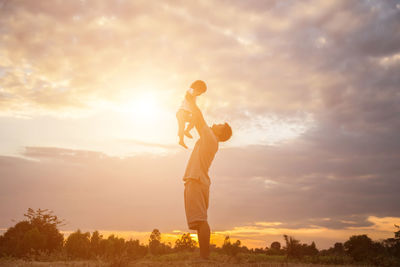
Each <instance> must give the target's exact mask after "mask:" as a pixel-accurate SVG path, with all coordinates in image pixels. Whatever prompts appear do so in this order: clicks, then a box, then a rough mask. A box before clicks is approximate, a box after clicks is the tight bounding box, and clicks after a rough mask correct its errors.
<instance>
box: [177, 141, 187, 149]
mask: <svg viewBox="0 0 400 267" xmlns="http://www.w3.org/2000/svg"><path fill="white" fill-rule="evenodd" d="M179 144H180V145H181V146H183V147H184V148H186V149H187V148H188V147H187V146H186V144H185V142H183V140H181V141H179Z"/></svg>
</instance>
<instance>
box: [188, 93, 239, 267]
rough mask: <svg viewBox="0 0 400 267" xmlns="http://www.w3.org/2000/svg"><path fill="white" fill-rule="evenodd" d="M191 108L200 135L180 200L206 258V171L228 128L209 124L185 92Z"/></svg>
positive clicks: (207, 234) (228, 132)
mask: <svg viewBox="0 0 400 267" xmlns="http://www.w3.org/2000/svg"><path fill="white" fill-rule="evenodd" d="M186 99H187V101H188V103H189V105H190V108H191V110H192V117H193V118H192V119H193V122H194V125H195V127H196V130H197V132H198V133H199V135H200V138H199V140H197V142H196V145H195V146H194V148H193V151H192V154H191V155H190V159H189V161H188V163H187V166H186V171H185V174H184V176H183V180H184V181H185V191H184V201H185V211H186V219H187V223H188V226H189V229H191V230H197V236H198V239H199V245H200V257H201V258H202V259H206V260H207V259H208V257H209V254H210V226H209V225H208V222H207V209H208V202H209V201H208V200H209V188H210V184H211V182H210V177H209V176H208V170H209V168H210V166H211V163H212V161H213V159H214V156H215V154H216V153H217V151H218V143H219V142H225V141H227V140H229V138H230V137H231V136H232V129H231V127H230V126H229V124H228V123H224V124H213V125H212V127H209V126H208V125H207V123H206V122H205V120H204V118H203V114H202V113H201V111H200V109H199V108H198V107H197V105H196V103H195V101H194V98H193V96H192V95H190V94H186Z"/></svg>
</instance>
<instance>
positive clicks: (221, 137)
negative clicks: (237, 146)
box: [211, 122, 232, 142]
mask: <svg viewBox="0 0 400 267" xmlns="http://www.w3.org/2000/svg"><path fill="white" fill-rule="evenodd" d="M211 129H212V131H213V132H214V134H215V135H216V136H217V138H218V141H219V142H225V141H228V140H229V138H231V136H232V128H231V126H229V124H228V123H226V122H225V123H224V124H213V126H212V127H211Z"/></svg>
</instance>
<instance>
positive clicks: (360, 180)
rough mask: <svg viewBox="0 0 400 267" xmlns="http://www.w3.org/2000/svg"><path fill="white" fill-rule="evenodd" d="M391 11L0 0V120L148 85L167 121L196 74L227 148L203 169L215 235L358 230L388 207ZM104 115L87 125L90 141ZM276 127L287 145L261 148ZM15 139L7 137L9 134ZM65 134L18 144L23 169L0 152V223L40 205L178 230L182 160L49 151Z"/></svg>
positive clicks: (365, 5)
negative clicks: (228, 132) (270, 227)
mask: <svg viewBox="0 0 400 267" xmlns="http://www.w3.org/2000/svg"><path fill="white" fill-rule="evenodd" d="M89 6H90V8H89ZM222 11H223V12H222ZM399 16H400V12H399V8H398V1H392V0H391V1H384V2H382V1H358V2H353V1H334V2H333V1H329V2H328V1H287V2H284V3H283V2H282V1H268V3H267V2H265V3H264V2H260V1H246V2H243V1H233V2H229V3H228V2H224V1H211V0H209V1H201V2H197V3H187V2H183V1H181V2H179V1H178V2H177V1H165V2H163V4H159V3H150V2H148V1H147V2H146V1H135V2H126V1H116V2H115V1H114V2H109V1H95V2H89V1H68V3H63V2H52V3H48V2H46V1H35V3H28V2H26V1H0V25H1V26H0V113H1V115H2V116H6V117H16V116H18V117H21V116H23V117H25V118H31V119H32V122H33V120H35V118H37V117H38V116H39V115H43V114H45V115H50V116H54V117H62V114H65V113H67V114H68V113H69V112H73V111H77V112H76V113H75V114H78V115H77V116H78V117H79V116H86V115H87V113H96V112H97V111H99V110H100V111H104V110H102V108H103V107H104V106H107V107H109V106H115V107H119V106H120V105H121V103H126V101H127V99H132V98H136V97H137V95H138V94H140V93H141V92H143V91H146V90H150V91H154V92H155V95H156V97H158V98H159V99H162V101H161V102H162V105H163V108H165V109H166V110H168V112H170V113H171V114H172V113H173V112H172V110H175V109H176V107H177V106H178V104H179V101H181V99H182V92H183V91H184V90H185V89H186V88H187V86H188V85H189V84H190V82H191V81H192V80H194V79H198V78H199V77H200V78H202V79H204V80H205V81H206V82H207V84H208V86H209V90H208V91H207V94H206V95H205V96H204V98H203V97H202V98H201V99H199V102H200V105H201V107H202V108H203V110H204V113H205V115H206V118H207V119H208V120H210V121H229V122H230V123H231V124H232V125H233V126H234V138H238V141H237V142H236V140H233V141H234V142H232V144H234V145H235V146H236V147H229V145H228V146H227V147H225V148H224V149H221V150H220V152H219V153H218V155H217V157H216V159H215V162H214V163H213V167H212V169H211V172H212V177H213V185H212V193H211V196H212V199H211V200H212V201H211V203H212V204H211V207H210V218H211V220H212V221H211V222H212V224H213V227H215V229H216V231H222V232H223V231H225V230H226V229H228V228H230V229H233V228H234V227H238V226H240V225H246V224H249V225H252V226H254V223H255V222H281V223H282V224H283V225H282V227H285V229H292V228H293V229H294V228H301V229H303V228H304V229H314V228H324V229H325V228H326V229H331V230H332V229H334V230H335V229H336V230H343V231H347V230H348V229H350V228H352V227H356V228H357V227H358V228H360V227H371V225H372V224H375V225H377V223H376V222H373V221H371V218H372V217H371V216H376V217H379V218H383V217H398V215H399V212H400V210H399V208H398V207H397V206H396V203H398V200H399V197H398V194H397V193H398V192H397V191H398V190H397V188H399V182H398V179H397V177H398V176H399V169H398V167H397V165H398V162H399V151H400V146H399V144H400V143H399V142H398V132H399V131H400V121H399V119H398V114H399V113H400V105H398V103H399V102H400V95H399V94H398V84H400V80H399V79H400V78H399V77H400V61H399V60H398V56H399V53H400V45H399V44H400V33H399V31H398V30H397V29H398V28H399V26H400V19H399ZM128 102H129V101H128ZM101 116H102V117H106V116H103V115H102V114H101ZM110 121H112V120H111V119H110V118H109V117H107V120H102V121H101V123H98V124H96V121H95V120H93V121H92V122H91V123H93V129H97V130H96V131H95V132H96V133H99V132H101V131H98V129H100V128H101V127H103V128H104V125H105V124H106V125H111V124H109V122H110ZM35 122H36V121H35ZM39 122H40V121H39V120H38V125H37V126H36V127H38V128H41V129H47V128H46V127H48V125H49V124H51V125H58V124H56V123H55V122H54V121H51V123H49V122H48V123H47V124H46V125H45V126H46V127H43V125H44V124H41V123H39ZM15 123H16V124H17V121H15ZM62 123H65V124H66V125H67V124H68V123H71V125H74V124H73V123H72V122H71V121H68V120H66V121H62ZM7 125H9V124H7ZM21 125H22V124H21ZM88 125H90V126H91V125H92V124H89V123H88ZM112 125H116V124H112ZM78 126H79V125H78ZM278 126H279V127H278ZM13 127H14V126H13ZM124 127H125V126H124ZM124 127H122V129H126V128H124ZM31 128H32V127H29V129H31ZM72 128H74V127H72ZM75 128H79V127H75ZM82 128H84V127H82ZM89 128H90V129H88V130H85V133H86V134H85V136H86V137H87V139H90V138H89V137H88V136H90V137H92V136H93V135H92V133H91V128H92V127H89ZM111 128H112V127H110V129H109V132H111V131H112V130H111ZM137 128H138V127H137ZM13 129H14V128H13ZM63 129H64V128H63ZM65 129H67V128H65ZM68 129H70V128H68ZM85 129H86V128H85ZM138 129H139V128H138ZM282 129H283V130H285V129H289V130H291V131H289V135H290V134H292V135H290V136H294V137H293V138H284V140H285V142H275V143H274V144H275V145H274V146H268V145H266V144H270V143H271V142H270V141H271V140H272V139H274V138H277V140H278V139H279V138H280V137H282V136H285V134H287V132H286V131H283V130H282ZM20 131H21V132H24V133H26V128H24V127H22V126H21V127H20ZM2 132H4V131H2ZM16 132H17V131H15V136H16V137H12V138H11V137H8V139H7V140H9V139H12V141H13V142H14V141H15V140H18V137H17V136H18V135H17V133H16ZM93 132H94V131H93ZM74 133H75V132H74ZM235 134H237V135H235ZM274 134H275V135H274ZM82 135H83V134H82ZM9 136H11V134H10V135H9ZM13 136H14V134H13ZM20 136H26V135H20ZM65 136H66V133H65V134H64V133H63V134H61V135H60V139H59V140H61V141H59V144H58V145H57V142H55V141H54V142H52V143H51V147H42V146H43V145H41V144H42V143H43V142H40V144H35V143H34V142H28V141H26V139H25V138H22V139H24V140H25V142H23V141H21V144H20V145H21V146H27V148H26V150H24V152H23V156H24V157H28V158H31V159H34V160H33V161H32V160H24V159H20V158H13V157H2V158H1V160H0V164H1V165H0V166H1V168H0V174H1V177H7V179H4V180H2V181H1V183H2V186H1V187H0V188H1V189H0V190H1V194H0V196H1V198H2V201H0V203H5V204H0V205H1V210H2V211H4V213H3V212H2V214H5V215H6V216H5V217H4V218H10V217H11V215H12V216H15V215H14V214H16V213H15V212H16V211H18V214H22V213H23V211H24V210H25V209H26V208H27V207H26V206H27V204H35V205H38V206H41V205H42V204H43V203H53V205H54V206H52V207H50V208H54V209H55V210H56V211H57V210H59V209H60V207H62V208H61V210H60V212H61V215H65V217H66V218H72V220H76V225H82V224H84V225H87V226H89V225H91V224H93V223H97V222H99V221H104V223H103V224H101V225H99V227H103V228H106V227H120V228H125V229H127V228H130V227H131V226H132V225H135V227H138V228H139V229H138V230H140V229H142V230H143V229H144V230H146V231H148V230H149V228H151V227H154V225H153V224H154V222H158V221H160V220H161V219H163V220H164V219H165V218H167V219H166V220H167V221H166V222H165V225H166V226H165V227H166V228H168V227H169V228H168V229H170V228H171V229H172V226H176V225H179V226H182V228H183V227H185V226H184V217H183V215H182V214H183V210H182V208H183V207H182V202H181V201H182V199H181V193H182V192H181V190H182V186H181V184H180V183H179V182H180V177H181V175H182V172H183V168H184V162H186V160H187V156H188V155H185V154H184V153H180V152H177V153H175V154H173V153H171V154H166V155H163V156H157V155H148V154H146V155H137V156H135V157H125V158H120V157H116V156H109V155H108V154H106V153H105V152H104V151H105V150H106V149H105V148H104V149H93V150H90V149H86V147H85V148H82V149H79V147H78V148H77V149H76V150H70V149H64V148H60V147H73V146H72V145H70V144H74V143H75V144H76V143H77V142H76V138H81V137H80V136H79V135H78V134H77V136H75V135H74V136H73V137H74V138H72V139H73V140H72V139H71V140H72V141H69V143H68V144H63V141H62V140H64V139H63V138H66V137H65ZM102 138H103V139H106V138H105V137H104V136H97V138H96V140H101V141H96V142H98V143H102V144H103V143H104V142H103V139H102ZM107 138H109V136H107ZM113 138H114V136H113ZM43 139H46V140H47V139H51V138H47V137H46V138H43ZM117 139H118V140H121V139H124V140H125V139H128V138H117ZM52 140H53V139H52ZM82 140H83V137H82ZM136 140H138V141H136ZM279 140H280V139H279ZM84 142H85V143H88V144H89V145H87V147H94V146H90V142H89V141H88V142H86V139H85V141H84ZM93 142H95V141H93ZM235 142H236V143H235ZM37 143H38V142H37ZM64 143H65V142H64ZM130 143H132V142H130ZM133 143H134V144H135V145H137V144H140V145H141V146H150V147H151V148H157V149H169V148H170V146H169V145H165V144H164V142H163V141H157V140H151V141H146V142H143V140H142V139H140V138H136V137H135V138H134V140H133ZM45 144H46V143H45ZM249 144H251V145H249ZM46 145H47V144H46ZM85 149H86V150H85ZM61 170H62V171H61ZM110 181H112V185H111V186H110ZM127 184H128V186H127ZM43 187H46V188H47V187H48V188H49V189H48V191H47V192H46V193H43V189H42V188H43ZM161 188H162V189H163V190H161ZM11 192H12V193H11ZM160 198H162V199H163V200H164V199H165V201H163V203H162V205H163V209H161V208H160V205H161V204H160V200H159V199H160ZM144 199H145V200H146V201H145V202H143V200H144ZM50 200H52V201H51V202H49V201H50ZM53 200H55V201H53ZM76 201H79V202H80V203H85V205H82V206H80V207H76V205H74V204H72V203H75V202H76ZM13 202H15V203H16V204H15V207H18V208H16V210H14V209H11V208H10V207H11V205H10V204H9V203H13ZM99 203H102V204H103V205H102V206H101V208H99V205H98V204H99ZM177 203H181V204H180V205H181V206H177ZM214 203H215V204H214ZM13 207H14V206H13ZM166 207H167V208H166ZM90 209H93V210H90ZM88 210H89V211H90V213H88ZM127 210H129V212H126V211H127ZM166 210H167V211H168V214H174V215H175V216H165V214H166V212H167V211H166ZM92 211H93V212H92ZM104 211H107V212H108V213H109V214H110V216H108V217H107V218H103V217H101V216H102V215H101V214H104V213H102V212H104ZM89 214H90V216H92V215H91V214H97V215H96V216H97V217H95V218H92V217H90V216H89ZM132 214H133V215H132ZM137 214H140V216H137ZM5 220H7V219H4V220H3V221H0V222H1V224H8V223H9V221H5ZM130 222H132V223H130ZM150 224H151V225H150ZM73 225H75V224H73ZM167 225H168V226H167ZM150 230H151V229H150Z"/></svg>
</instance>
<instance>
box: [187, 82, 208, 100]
mask: <svg viewBox="0 0 400 267" xmlns="http://www.w3.org/2000/svg"><path fill="white" fill-rule="evenodd" d="M190 88H192V89H193V91H194V94H195V95H196V96H198V95H201V94H202V93H204V92H205V91H207V85H206V83H205V82H203V81H202V80H197V81H194V82H193V83H192V84H191V85H190Z"/></svg>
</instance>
